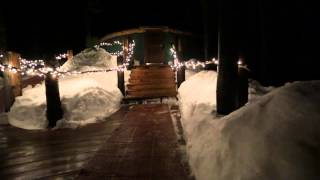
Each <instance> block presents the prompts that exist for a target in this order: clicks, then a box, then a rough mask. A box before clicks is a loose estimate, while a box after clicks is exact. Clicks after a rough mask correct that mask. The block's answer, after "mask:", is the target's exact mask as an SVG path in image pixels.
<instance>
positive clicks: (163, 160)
mask: <svg viewBox="0 0 320 180" xmlns="http://www.w3.org/2000/svg"><path fill="white" fill-rule="evenodd" d="M188 169H189V168H188V165H186V163H183V161H182V158H181V152H180V151H179V146H178V142H177V137H176V134H175V132H174V127H173V124H172V121H171V116H170V111H169V108H168V105H165V104H148V105H146V104H144V105H134V106H131V108H130V110H129V112H128V113H127V114H126V116H125V117H124V121H123V123H122V125H121V126H120V128H119V129H117V130H116V131H115V133H113V134H112V136H111V137H110V138H109V139H108V140H107V142H106V143H105V144H104V145H103V147H102V148H101V149H100V150H99V151H98V152H97V154H96V155H95V156H94V157H93V158H92V159H91V160H90V162H89V163H88V164H87V165H86V166H85V168H84V169H83V170H82V171H81V173H80V176H79V179H114V180H117V179H128V180H129V179H150V180H151V179H152V180H155V179H168V180H171V179H172V180H180V179H181V180H182V179H183V180H186V179H193V178H192V177H189V176H188V174H189V173H188Z"/></svg>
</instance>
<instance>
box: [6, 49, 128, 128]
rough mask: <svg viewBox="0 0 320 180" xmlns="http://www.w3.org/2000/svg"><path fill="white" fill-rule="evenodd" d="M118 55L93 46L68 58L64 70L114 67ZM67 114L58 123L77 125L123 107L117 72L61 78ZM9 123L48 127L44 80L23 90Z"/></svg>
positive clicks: (24, 126)
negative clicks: (33, 86)
mask: <svg viewBox="0 0 320 180" xmlns="http://www.w3.org/2000/svg"><path fill="white" fill-rule="evenodd" d="M114 63H116V62H115V61H114V57H113V56H111V55H110V54H109V53H107V52H106V51H105V50H104V49H102V48H98V49H96V48H90V49H86V50H84V51H82V52H81V53H80V54H78V55H76V56H75V57H74V58H73V59H72V60H71V61H68V62H66V63H65V64H64V65H63V67H62V69H63V70H68V71H72V70H78V71H86V70H93V69H94V70H96V69H99V68H101V69H107V68H112V67H114V66H115V65H116V64H114ZM59 90H60V98H61V102H62V106H63V109H64V117H63V119H62V120H60V121H59V122H58V123H57V127H77V126H81V125H85V124H88V123H94V122H97V121H100V120H103V119H105V118H106V117H107V116H109V115H111V114H112V113H114V112H115V111H117V110H118V109H119V107H120V101H121V99H122V94H121V92H120V90H119V89H118V87H117V72H101V73H91V74H82V75H78V76H69V77H66V78H60V79H59ZM8 119H9V123H10V124H11V125H13V126H17V127H20V128H24V129H45V128H47V124H48V122H47V120H46V97H45V86H44V83H42V84H41V85H37V86H36V87H35V88H26V89H24V90H23V96H21V97H17V98H16V101H15V103H14V105H13V106H12V108H11V110H10V112H9V113H8Z"/></svg>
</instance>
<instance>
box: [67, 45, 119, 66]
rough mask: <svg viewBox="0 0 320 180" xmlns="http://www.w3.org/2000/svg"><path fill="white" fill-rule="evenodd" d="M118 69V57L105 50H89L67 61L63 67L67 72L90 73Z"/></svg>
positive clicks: (93, 48)
mask: <svg viewBox="0 0 320 180" xmlns="http://www.w3.org/2000/svg"><path fill="white" fill-rule="evenodd" d="M115 67H117V57H116V56H112V55H111V54H109V53H108V52H107V51H106V50H105V49H103V48H96V47H92V48H87V49H85V50H83V51H82V52H80V53H79V54H77V55H76V56H74V57H73V58H72V59H71V60H69V61H67V62H66V63H65V64H63V66H62V67H61V69H62V70H65V71H75V70H77V71H80V70H81V71H88V70H97V69H108V68H115Z"/></svg>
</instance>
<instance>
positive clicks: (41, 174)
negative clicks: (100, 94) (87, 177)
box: [0, 108, 127, 179]
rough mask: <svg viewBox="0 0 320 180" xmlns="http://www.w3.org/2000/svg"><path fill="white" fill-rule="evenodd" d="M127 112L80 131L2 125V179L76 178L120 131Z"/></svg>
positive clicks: (0, 160) (0, 168) (0, 147)
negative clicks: (35, 129)
mask: <svg viewBox="0 0 320 180" xmlns="http://www.w3.org/2000/svg"><path fill="white" fill-rule="evenodd" d="M126 111H127V109H126V108H121V109H120V111H118V112H117V113H115V114H113V115H112V116H110V117H109V118H108V119H107V120H106V121H105V122H102V123H97V124H91V125H87V126H85V127H82V128H79V129H59V130H54V131H29V130H23V129H19V128H15V127H11V126H8V125H5V126H3V125H0V177H1V178H0V179H38V178H44V179H58V178H62V179H73V178H74V177H75V176H76V175H77V174H78V173H79V171H80V169H81V168H82V167H83V165H84V164H85V163H86V162H87V161H88V160H89V159H90V158H91V157H92V156H93V155H94V154H95V152H97V151H98V149H99V148H100V147H101V145H102V144H103V143H104V142H105V141H106V139H108V138H109V137H111V135H112V132H114V130H115V129H117V128H118V127H119V126H120V124H121V121H122V119H123V116H124V115H125V114H126Z"/></svg>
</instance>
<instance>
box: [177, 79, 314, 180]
mask: <svg viewBox="0 0 320 180" xmlns="http://www.w3.org/2000/svg"><path fill="white" fill-rule="evenodd" d="M196 76H197V77H199V78H200V77H201V76H198V74H197V75H195V76H194V77H196ZM202 78H203V80H202V82H203V81H205V80H204V79H210V78H211V79H212V76H210V75H209V74H207V76H204V74H203V76H202ZM190 80H192V79H190ZM199 80H200V79H199ZM202 82H201V81H200V83H198V82H197V81H195V80H193V81H186V82H185V83H184V84H183V86H182V89H179V93H180V102H181V105H180V108H181V109H182V124H183V127H184V131H185V136H186V138H187V150H188V155H189V162H190V165H191V167H192V170H193V173H194V175H195V177H196V179H198V180H212V179H219V180H230V179H296V180H298V179H299V180H300V179H301V180H302V179H317V178H319V177H320V171H319V160H320V159H319V154H320V143H319V138H320V109H319V107H320V93H319V92H320V81H309V82H295V83H292V84H287V85H285V86H284V87H281V88H277V89H275V90H273V91H271V92H270V93H268V94H267V95H265V96H262V97H261V98H260V99H258V100H257V101H255V102H253V103H250V104H248V105H246V106H244V107H243V108H241V109H239V110H237V111H235V112H233V113H231V114H230V115H228V116H225V117H222V118H218V117H216V116H215V115H214V114H212V113H211V111H212V105H214V103H211V104H210V103H208V100H206V99H209V96H210V95H211V94H210V93H208V92H207V90H206V88H207V85H206V84H203V83H202ZM187 86H188V90H187V89H186V88H185V87H187ZM195 88H196V89H197V90H195ZM209 88H211V87H209ZM194 91H196V92H197V95H198V96H202V97H198V98H199V99H202V100H204V102H203V103H201V102H200V100H199V101H195V99H194V98H193V97H190V94H194V93H195V92H194ZM213 92H214V91H213ZM184 102H194V103H192V104H185V103H184Z"/></svg>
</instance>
